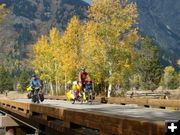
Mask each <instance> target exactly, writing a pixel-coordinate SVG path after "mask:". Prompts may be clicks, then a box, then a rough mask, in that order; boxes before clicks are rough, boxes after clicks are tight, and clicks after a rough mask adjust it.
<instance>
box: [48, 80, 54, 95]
mask: <svg viewBox="0 0 180 135" xmlns="http://www.w3.org/2000/svg"><path fill="white" fill-rule="evenodd" d="M49 86H50V91H51V94H52V95H54V90H53V85H52V82H49Z"/></svg>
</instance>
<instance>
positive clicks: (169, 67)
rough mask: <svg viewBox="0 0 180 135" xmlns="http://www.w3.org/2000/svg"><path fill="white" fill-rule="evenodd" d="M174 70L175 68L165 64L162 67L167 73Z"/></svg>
mask: <svg viewBox="0 0 180 135" xmlns="http://www.w3.org/2000/svg"><path fill="white" fill-rule="evenodd" d="M174 71H175V69H174V67H172V66H167V67H165V69H164V72H165V73H167V74H172V73H174Z"/></svg>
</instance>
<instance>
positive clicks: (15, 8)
mask: <svg viewBox="0 0 180 135" xmlns="http://www.w3.org/2000/svg"><path fill="white" fill-rule="evenodd" d="M1 3H5V4H6V5H7V7H8V8H9V9H10V14H9V15H8V16H7V17H6V19H5V20H4V22H3V24H1V27H0V48H1V50H0V59H1V60H2V59H3V58H4V57H7V56H8V57H9V58H10V59H17V58H18V59H19V60H23V59H25V58H27V57H28V53H31V52H29V50H31V49H29V48H32V44H33V43H35V41H36V40H37V38H38V37H39V36H40V35H42V34H45V35H46V34H47V33H48V31H49V30H50V29H51V28H52V27H58V28H59V30H60V31H61V32H62V31H63V30H64V29H65V27H66V25H67V23H68V21H69V20H70V18H71V17H72V16H73V15H77V16H78V17H79V18H80V19H81V20H83V19H85V17H86V15H85V14H86V9H87V7H88V4H87V3H85V2H84V1H82V0H0V4H1Z"/></svg>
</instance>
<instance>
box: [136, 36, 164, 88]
mask: <svg viewBox="0 0 180 135" xmlns="http://www.w3.org/2000/svg"><path fill="white" fill-rule="evenodd" d="M136 64H137V65H136V71H137V72H138V74H139V75H140V76H141V82H140V87H141V88H142V89H145V90H148V89H149V90H154V89H156V88H157V87H158V86H159V83H160V80H161V75H162V71H161V68H162V66H161V64H160V60H159V52H158V49H157V47H156V44H155V43H154V42H153V40H152V39H150V38H148V37H146V38H144V39H143V41H142V44H141V49H140V57H139V59H138V61H137V63H136Z"/></svg>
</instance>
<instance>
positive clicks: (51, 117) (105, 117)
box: [0, 99, 180, 135]
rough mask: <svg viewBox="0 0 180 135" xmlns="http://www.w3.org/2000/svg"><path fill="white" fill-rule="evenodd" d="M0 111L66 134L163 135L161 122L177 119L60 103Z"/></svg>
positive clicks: (24, 102)
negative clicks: (81, 129) (79, 131)
mask: <svg viewBox="0 0 180 135" xmlns="http://www.w3.org/2000/svg"><path fill="white" fill-rule="evenodd" d="M0 110H3V111H6V112H7V113H10V114H11V115H14V116H15V117H19V116H22V117H20V119H23V118H26V119H25V120H26V122H29V121H31V123H30V124H32V125H33V124H41V125H45V126H47V127H49V128H51V129H55V130H57V131H58V132H66V133H67V134H68V133H69V134H72V133H71V132H69V130H71V129H73V127H74V126H73V125H74V124H75V125H76V126H80V127H83V129H84V128H88V129H93V130H95V132H94V133H91V134H97V135H98V134H100V135H164V133H165V120H177V119H180V112H179V111H170V110H162V109H154V108H144V107H139V106H137V105H116V104H99V103H94V104H93V105H88V104H85V103H84V104H80V103H75V104H71V102H67V101H62V100H45V101H44V102H43V103H41V104H32V103H31V101H30V100H28V99H16V100H0ZM73 130H74V129H73ZM86 131H87V130H86ZM96 131H98V132H96ZM73 134H74V133H73ZM78 134H79V133H78ZM85 134H87V132H85Z"/></svg>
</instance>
